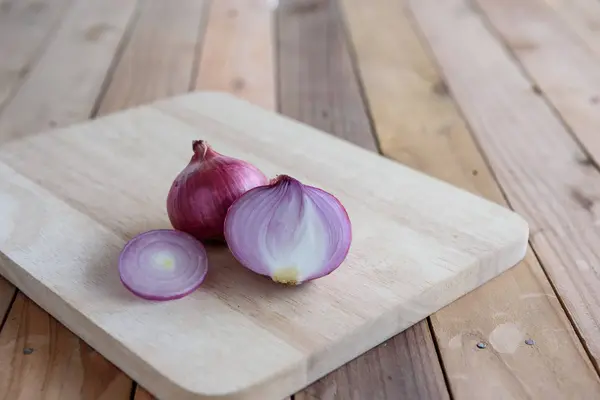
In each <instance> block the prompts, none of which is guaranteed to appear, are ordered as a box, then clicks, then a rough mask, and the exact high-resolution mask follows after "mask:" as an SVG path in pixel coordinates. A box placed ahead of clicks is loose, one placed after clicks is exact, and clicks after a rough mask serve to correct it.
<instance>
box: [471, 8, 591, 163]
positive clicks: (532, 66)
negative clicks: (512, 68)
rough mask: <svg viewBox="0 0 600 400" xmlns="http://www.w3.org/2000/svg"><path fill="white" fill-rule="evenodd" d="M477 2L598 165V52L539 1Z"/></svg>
mask: <svg viewBox="0 0 600 400" xmlns="http://www.w3.org/2000/svg"><path fill="white" fill-rule="evenodd" d="M477 3H478V4H479V6H480V7H481V9H482V11H483V12H484V13H485V15H486V17H487V19H488V20H489V22H490V24H491V26H492V27H493V29H495V30H496V31H497V32H498V33H499V35H500V36H501V37H502V38H503V40H504V41H505V42H506V43H507V46H508V48H509V49H510V51H511V52H512V53H513V54H514V56H515V57H516V58H517V59H518V60H519V61H520V62H521V64H522V65H523V67H524V69H525V71H526V72H527V74H528V75H529V76H530V79H531V80H532V81H533V82H535V84H536V87H537V88H539V89H540V90H541V91H542V92H543V94H544V96H545V97H546V98H547V99H548V100H549V102H550V103H551V104H552V105H553V106H554V108H555V109H556V110H557V111H558V112H559V113H560V116H561V117H562V119H563V120H564V121H565V122H566V123H567V125H568V126H569V127H570V128H571V131H572V132H573V133H574V134H575V136H576V137H577V138H578V140H579V141H580V142H581V143H582V145H583V146H584V147H585V148H586V149H587V152H588V153H589V155H590V156H591V157H592V159H593V160H594V162H596V163H597V164H600V137H599V136H598V126H600V53H599V54H594V52H593V51H591V50H590V48H589V47H588V46H587V45H586V44H585V43H584V42H583V41H582V40H580V38H579V37H578V36H577V35H575V34H574V33H573V31H572V30H571V28H570V26H569V25H568V24H566V23H565V22H564V21H562V20H561V18H560V17H559V15H558V14H557V13H556V12H555V11H554V10H552V9H551V8H550V7H548V6H547V5H546V4H545V3H544V2H543V0H523V1H521V0H506V1H503V2H502V4H499V3H498V2H496V1H494V0H492V1H490V0H481V1H478V2H477ZM598 5H599V7H600V2H598ZM599 9H600V8H599ZM533 26H535V29H533V28H532V27H533ZM599 29H600V26H599ZM598 38H599V39H600V36H598Z"/></svg>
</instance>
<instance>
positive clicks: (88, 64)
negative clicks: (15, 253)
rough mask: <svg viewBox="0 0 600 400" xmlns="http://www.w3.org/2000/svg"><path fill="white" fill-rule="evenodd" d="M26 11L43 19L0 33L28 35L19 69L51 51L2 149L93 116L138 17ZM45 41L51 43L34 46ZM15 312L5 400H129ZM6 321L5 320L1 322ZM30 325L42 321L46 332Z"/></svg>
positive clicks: (4, 336)
mask: <svg viewBox="0 0 600 400" xmlns="http://www.w3.org/2000/svg"><path fill="white" fill-rule="evenodd" d="M20 3H23V0H20V2H19V4H20ZM6 4H14V3H7V2H5V3H3V6H4V9H6ZM23 4H25V3H23ZM27 4H29V9H28V10H29V11H28V12H30V13H34V14H35V11H36V10H37V13H45V17H44V16H43V15H37V14H36V16H33V15H32V16H30V17H29V18H30V19H22V20H16V19H15V20H14V21H13V22H11V23H14V26H13V25H8V26H3V28H2V29H3V33H4V34H6V35H8V36H9V37H15V36H19V35H21V33H19V32H21V31H22V30H25V31H27V32H28V33H27V34H25V35H21V36H20V39H15V41H16V43H22V44H23V47H22V52H20V50H19V54H16V55H15V56H14V60H15V62H16V61H19V62H23V60H27V59H31V57H32V55H33V50H32V49H33V48H34V47H35V46H38V47H39V46H43V45H45V44H46V42H44V40H48V43H47V47H46V48H45V49H44V50H43V52H42V53H43V54H42V55H41V56H40V57H39V58H37V59H36V60H35V63H33V64H32V65H30V67H29V68H27V71H26V72H27V74H23V78H26V79H25V80H24V81H23V82H22V84H21V85H20V86H19V87H18V90H17V91H15V93H14V95H13V94H12V93H11V94H10V95H9V99H10V102H8V103H7V104H6V105H5V107H4V108H3V109H2V111H1V113H0V143H2V142H5V141H7V140H10V139H13V138H16V137H19V136H22V135H25V134H30V133H33V132H36V131H40V130H45V129H48V128H51V127H55V126H61V125H67V124H69V123H73V122H78V121H81V120H84V119H86V118H87V117H88V116H89V114H90V111H91V110H92V107H93V104H94V102H95V100H96V97H97V95H98V93H99V91H100V87H101V85H102V82H103V80H104V76H105V74H106V73H107V71H108V69H109V67H110V64H111V61H112V57H113V54H114V53H115V52H116V50H117V47H118V45H119V42H120V40H121V37H122V36H123V34H124V32H125V29H126V26H127V23H128V21H129V20H130V18H131V17H132V15H133V12H134V6H135V1H134V0H127V1H122V0H109V1H105V0H92V1H90V0H85V1H84V0H75V1H71V2H69V3H61V2H53V4H52V5H49V4H47V3H33V2H29V3H27ZM61 5H62V6H66V5H69V6H70V7H69V8H68V10H67V11H66V12H65V15H64V17H63V18H62V20H61V22H60V24H58V23H57V22H56V21H57V18H58V17H57V14H56V13H58V12H60V10H61ZM11 8H12V7H11ZM24 12H26V11H24ZM42 19H43V20H44V22H42ZM36 21H38V22H39V24H38V23H37V22H36ZM28 23H30V24H34V25H36V26H37V27H31V26H30V25H27V24H28ZM52 23H53V24H56V25H57V26H52V28H50V30H52V31H54V32H53V33H52V32H49V31H48V30H46V31H44V32H41V30H43V26H46V27H48V26H50V25H51V24H52ZM48 24H50V25H48ZM10 26H12V27H13V28H14V31H11V32H13V33H9V32H8V30H9V28H10ZM4 29H6V31H4ZM30 29H31V30H32V31H31V32H29V30H30ZM42 35H46V36H48V38H47V39H42V41H43V43H40V42H38V43H37V44H35V43H34V41H35V40H38V41H39V40H40V36H42ZM26 39H27V41H28V42H27V43H29V44H27V43H26V42H25V40H26ZM38 51H41V49H39V50H38ZM74 60H77V62H74ZM15 65H16V64H15ZM74 82H76V84H75V83H74ZM14 290H15V289H14V288H13V287H12V285H7V284H5V281H3V284H2V285H1V286H0V297H2V299H5V298H8V297H12V295H13V294H14ZM3 301H4V300H3ZM15 304H17V306H16V307H13V308H12V309H11V310H10V313H9V315H8V317H7V322H6V325H5V328H4V329H2V331H1V332H0V343H2V345H1V346H0V347H1V348H2V350H1V351H2V352H3V355H2V356H0V393H2V394H3V395H5V396H6V397H5V398H6V399H11V400H12V399H17V400H21V399H23V400H25V399H30V398H34V397H36V398H37V396H39V394H40V393H43V396H44V398H61V399H77V398H80V397H79V396H84V397H87V398H101V397H102V396H104V394H106V395H107V396H108V397H106V398H111V399H112V398H114V399H125V398H128V396H129V392H130V389H129V387H130V384H131V381H130V380H129V379H127V378H126V377H125V376H124V375H122V374H119V373H118V370H117V369H116V368H115V367H114V366H113V365H112V364H110V363H109V362H107V361H106V360H104V358H102V357H101V356H100V355H99V354H98V353H96V352H94V351H93V350H92V349H90V348H89V347H88V346H87V345H86V344H85V343H84V342H82V341H80V340H78V339H77V338H76V337H75V336H74V335H72V334H71V332H69V331H68V330H67V329H65V328H64V327H63V326H62V325H60V324H59V323H58V322H57V321H56V320H54V319H53V318H51V317H49V316H48V315H47V314H45V313H43V312H41V311H40V309H39V308H37V306H35V305H34V304H33V303H32V302H31V301H29V300H28V299H26V298H25V297H24V296H22V295H21V294H19V295H18V297H17V301H16V302H15ZM19 305H22V306H19ZM2 311H4V310H2ZM4 315H5V314H4V312H3V313H2V314H1V315H0V316H4ZM30 321H39V324H42V326H41V327H40V325H39V324H38V323H36V324H32V323H30ZM32 340H33V341H34V342H31V343H32V345H34V347H32V348H33V349H34V351H35V349H36V348H40V349H43V350H42V351H39V352H37V353H35V354H36V356H34V357H32V356H31V354H25V353H24V352H23V343H29V342H30V341H32ZM99 378H100V379H99ZM36 390H37V391H36ZM32 393H36V395H33V394H32ZM32 396H33V397H32Z"/></svg>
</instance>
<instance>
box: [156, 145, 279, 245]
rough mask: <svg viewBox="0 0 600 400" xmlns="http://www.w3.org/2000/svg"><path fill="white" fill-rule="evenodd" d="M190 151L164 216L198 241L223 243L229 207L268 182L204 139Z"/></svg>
mask: <svg viewBox="0 0 600 400" xmlns="http://www.w3.org/2000/svg"><path fill="white" fill-rule="evenodd" d="M192 148H193V151H194V154H193V155H192V157H191V159H190V161H189V163H188V165H187V166H186V167H185V168H184V169H183V170H182V171H181V172H180V173H179V174H178V175H177V177H176V178H175V180H174V181H173V184H172V185H171V188H170V190H169V194H168V196H167V214H168V216H169V220H170V221H171V225H172V226H173V228H175V229H178V230H180V231H184V232H187V233H189V234H191V235H192V236H194V237H195V238H197V239H198V240H205V239H217V240H219V239H221V240H222V239H223V223H224V221H225V216H226V215H227V209H228V208H229V206H231V204H232V203H233V202H234V201H235V200H237V199H238V198H239V197H240V196H241V195H242V194H244V193H245V192H246V191H248V190H250V189H252V188H255V187H257V186H261V185H266V184H267V183H268V179H267V177H266V176H265V175H264V174H263V173H262V172H261V171H260V170H259V169H258V168H256V167H255V166H254V165H252V164H250V163H248V162H246V161H242V160H238V159H236V158H232V157H228V156H224V155H223V154H220V153H218V152H216V151H214V150H213V149H212V148H211V147H210V146H209V145H208V143H206V142H205V141H203V140H195V141H194V142H193V143H192Z"/></svg>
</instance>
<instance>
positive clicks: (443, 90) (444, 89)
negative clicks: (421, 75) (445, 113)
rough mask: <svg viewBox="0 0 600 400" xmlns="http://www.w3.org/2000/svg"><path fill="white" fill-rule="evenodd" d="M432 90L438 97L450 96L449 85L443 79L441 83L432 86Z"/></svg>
mask: <svg viewBox="0 0 600 400" xmlns="http://www.w3.org/2000/svg"><path fill="white" fill-rule="evenodd" d="M431 90H432V91H433V93H435V94H437V95H438V96H448V94H450V90H449V89H448V84H446V81H444V80H443V79H440V80H439V81H437V82H436V83H434V84H433V86H431Z"/></svg>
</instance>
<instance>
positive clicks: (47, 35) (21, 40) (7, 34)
mask: <svg viewBox="0 0 600 400" xmlns="http://www.w3.org/2000/svg"><path fill="white" fill-rule="evenodd" d="M70 3H71V0H55V1H52V2H50V1H48V0H15V1H10V2H9V1H7V2H4V3H1V4H0V54H2V57H0V110H1V109H2V107H3V106H4V105H5V103H6V102H7V101H9V100H10V99H11V98H12V96H13V95H14V94H15V93H16V90H17V89H18V87H19V85H20V84H21V83H22V82H23V81H24V80H25V79H27V76H28V75H29V71H30V70H31V68H33V66H34V65H35V63H36V61H37V60H38V59H39V58H40V57H41V55H42V54H43V50H44V47H45V46H46V45H47V44H48V42H49V41H50V40H51V39H52V38H53V37H54V33H55V31H56V29H57V27H58V26H59V23H60V21H61V17H62V16H63V14H64V13H65V10H66V9H67V7H68V6H69V5H70Z"/></svg>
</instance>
